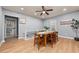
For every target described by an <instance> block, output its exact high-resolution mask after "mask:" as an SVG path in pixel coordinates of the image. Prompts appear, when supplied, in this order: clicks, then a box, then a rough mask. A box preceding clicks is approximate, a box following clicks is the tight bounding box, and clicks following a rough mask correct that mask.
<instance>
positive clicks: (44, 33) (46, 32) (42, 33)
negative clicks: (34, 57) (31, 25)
mask: <svg viewBox="0 0 79 59" xmlns="http://www.w3.org/2000/svg"><path fill="white" fill-rule="evenodd" d="M53 32H55V31H45V32H37V35H40V36H41V35H44V46H45V47H46V45H47V36H48V34H50V35H51V33H53ZM40 40H41V39H40V37H39V41H40Z"/></svg>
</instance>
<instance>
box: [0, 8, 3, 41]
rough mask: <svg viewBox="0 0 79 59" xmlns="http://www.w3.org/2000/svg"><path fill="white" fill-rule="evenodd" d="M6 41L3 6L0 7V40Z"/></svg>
mask: <svg viewBox="0 0 79 59" xmlns="http://www.w3.org/2000/svg"><path fill="white" fill-rule="evenodd" d="M3 41H4V20H3V16H2V8H1V7H0V42H3Z"/></svg>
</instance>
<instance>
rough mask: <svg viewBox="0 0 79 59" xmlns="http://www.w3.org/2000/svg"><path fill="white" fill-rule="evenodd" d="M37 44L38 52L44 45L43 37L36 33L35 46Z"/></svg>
mask: <svg viewBox="0 0 79 59" xmlns="http://www.w3.org/2000/svg"><path fill="white" fill-rule="evenodd" d="M36 44H37V46H38V50H39V48H40V46H41V45H42V44H43V37H42V36H41V35H38V34H36V33H35V35H34V46H35V45H36Z"/></svg>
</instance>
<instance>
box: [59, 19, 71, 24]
mask: <svg viewBox="0 0 79 59" xmlns="http://www.w3.org/2000/svg"><path fill="white" fill-rule="evenodd" d="M71 23H72V20H62V21H60V25H70V24H71Z"/></svg>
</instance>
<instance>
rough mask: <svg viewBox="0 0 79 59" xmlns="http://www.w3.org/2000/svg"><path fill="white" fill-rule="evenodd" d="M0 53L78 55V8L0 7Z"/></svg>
mask: <svg viewBox="0 0 79 59" xmlns="http://www.w3.org/2000/svg"><path fill="white" fill-rule="evenodd" d="M0 53H79V6H0Z"/></svg>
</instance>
